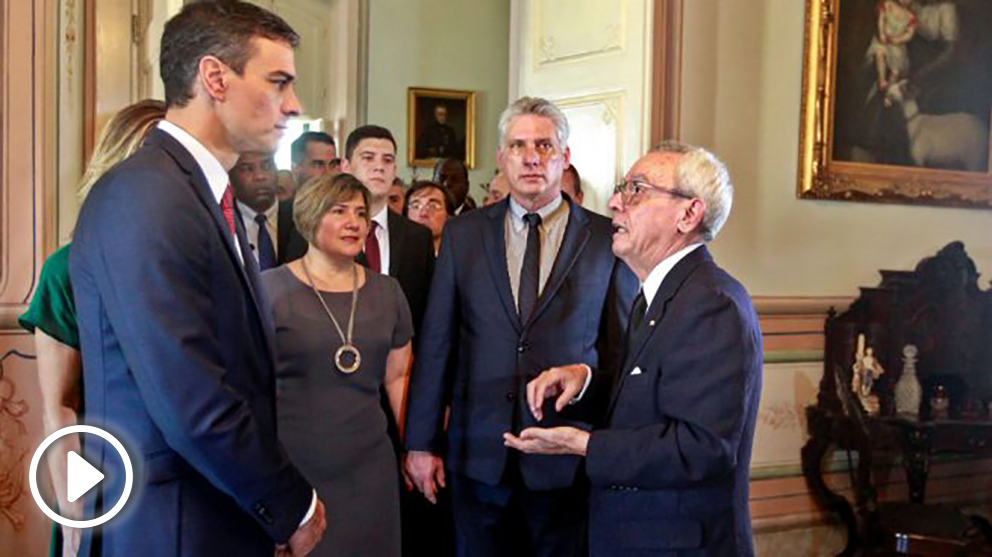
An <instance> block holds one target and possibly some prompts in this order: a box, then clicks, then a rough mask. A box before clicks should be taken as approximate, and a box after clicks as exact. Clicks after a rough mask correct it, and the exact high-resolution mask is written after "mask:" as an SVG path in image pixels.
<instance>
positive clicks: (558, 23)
mask: <svg viewBox="0 0 992 557" xmlns="http://www.w3.org/2000/svg"><path fill="white" fill-rule="evenodd" d="M534 14H535V19H534V24H535V29H534V40H535V42H534V56H535V61H534V62H535V66H542V65H548V64H555V63H559V62H565V61H573V60H582V59H585V58H590V57H594V56H601V55H604V54H609V53H612V52H618V51H622V50H624V46H625V44H626V41H627V15H626V14H627V2H626V0H619V1H616V2H601V1H599V0H537V2H536V6H535V9H534ZM562 14H570V15H569V17H562Z"/></svg>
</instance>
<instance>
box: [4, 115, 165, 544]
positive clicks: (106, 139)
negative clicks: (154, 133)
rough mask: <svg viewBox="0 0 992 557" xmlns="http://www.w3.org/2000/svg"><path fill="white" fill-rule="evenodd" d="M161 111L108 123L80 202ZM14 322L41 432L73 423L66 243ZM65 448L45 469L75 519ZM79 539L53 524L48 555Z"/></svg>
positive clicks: (59, 446)
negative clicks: (33, 356)
mask: <svg viewBox="0 0 992 557" xmlns="http://www.w3.org/2000/svg"><path fill="white" fill-rule="evenodd" d="M164 116H165V104H164V103H162V102H161V101H155V100H144V101H140V102H138V103H135V104H133V105H131V106H128V107H126V108H124V109H123V110H121V111H120V112H119V113H117V115H116V116H114V117H113V119H111V120H110V122H108V123H107V127H106V128H104V130H103V133H102V134H101V136H100V139H99V140H98V142H97V144H96V147H95V148H94V150H93V155H92V156H91V157H90V162H89V165H88V166H87V168H86V171H85V172H84V173H83V177H82V180H81V181H80V186H79V196H80V203H81V202H82V201H83V200H85V198H86V195H87V194H88V193H89V191H90V188H91V187H92V186H93V184H94V183H95V182H96V181H97V180H98V179H99V178H100V176H102V175H103V173H104V172H106V171H107V170H110V169H111V168H112V167H113V166H114V165H116V164H117V163H119V162H121V161H122V160H124V159H126V158H127V157H128V156H130V155H131V153H133V152H135V151H137V150H138V147H140V146H141V143H142V142H143V141H144V139H145V135H147V134H148V131H149V130H151V129H152V128H153V127H155V124H156V123H158V121H159V120H161V119H162V118H163V117H164ZM19 322H20V325H21V327H23V328H25V329H26V330H28V331H29V332H31V333H32V334H33V335H34V344H35V352H36V353H37V355H38V379H39V381H40V383H41V395H42V413H43V416H42V418H43V421H44V425H45V435H50V434H51V433H53V432H55V431H57V430H59V429H62V428H64V427H68V426H70V425H75V424H76V423H77V421H78V416H79V413H80V412H82V409H83V401H82V397H81V394H82V381H81V378H82V360H81V359H80V355H79V329H78V328H77V326H76V307H75V304H74V303H73V299H72V288H71V286H70V284H69V245H68V244H66V245H65V246H63V247H62V248H60V249H59V250H57V251H56V252H55V253H53V254H52V255H51V256H50V257H49V258H48V259H47V260H46V261H45V265H44V267H42V269H41V277H40V279H39V281H38V289H37V290H36V291H35V294H34V297H33V298H32V299H31V305H30V307H28V311H27V312H25V313H24V315H22V316H21V317H20V319H19ZM69 451H75V452H77V453H79V452H81V451H80V447H79V438H78V437H77V436H76V435H67V436H65V437H62V438H61V439H59V440H58V441H57V442H56V443H55V444H54V445H53V448H52V449H51V450H49V452H48V468H49V470H50V471H51V475H52V484H53V485H54V486H55V494H56V498H57V499H58V506H59V513H60V514H61V515H62V516H66V517H69V518H74V519H77V520H79V519H80V513H81V510H82V499H77V500H76V501H75V502H73V503H70V502H69V500H68V497H67V493H66V489H67V487H66V455H67V454H68V452H69ZM60 534H61V535H60ZM79 541H80V531H79V530H77V529H75V528H69V527H62V530H61V532H60V531H59V530H58V528H57V527H54V525H53V530H52V543H51V545H50V546H49V554H50V555H54V556H58V555H63V556H75V555H76V552H77V550H78V549H79Z"/></svg>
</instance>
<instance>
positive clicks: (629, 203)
mask: <svg viewBox="0 0 992 557" xmlns="http://www.w3.org/2000/svg"><path fill="white" fill-rule="evenodd" d="M632 187H633V188H635V189H636V190H637V191H635V192H634V193H631V192H630V190H631V188H632ZM648 191H657V192H661V193H664V194H667V195H669V196H671V197H674V198H676V199H695V198H696V196H695V195H692V194H690V193H686V192H684V191H681V190H679V189H677V188H665V187H662V186H657V185H655V184H652V183H651V182H648V181H647V180H623V181H621V182H620V183H619V184H617V185H616V186H614V188H613V193H614V194H615V195H617V194H618V195H620V202H621V203H622V204H623V206H624V207H633V206H634V205H637V204H639V203H640V202H641V199H639V198H640V197H641V196H642V195H643V194H644V193H647V192H648ZM635 200H636V201H635Z"/></svg>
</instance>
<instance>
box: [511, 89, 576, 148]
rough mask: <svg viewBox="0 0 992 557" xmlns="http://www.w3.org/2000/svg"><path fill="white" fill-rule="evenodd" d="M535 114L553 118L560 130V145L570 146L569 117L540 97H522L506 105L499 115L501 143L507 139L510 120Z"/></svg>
mask: <svg viewBox="0 0 992 557" xmlns="http://www.w3.org/2000/svg"><path fill="white" fill-rule="evenodd" d="M527 114H533V115H534V116H541V117H544V118H547V119H548V120H551V122H552V123H553V124H554V125H555V130H556V131H557V132H558V145H559V146H560V147H561V148H562V149H564V148H565V147H568V119H567V118H565V114H564V113H563V112H562V111H561V109H560V108H558V106H557V105H556V104H555V103H553V102H551V101H549V100H547V99H542V98H539V97H520V98H519V99H517V100H516V101H514V103H513V104H511V105H510V106H508V107H506V110H504V111H503V113H502V114H500V116H499V145H500V146H502V145H503V144H504V142H505V141H506V132H507V130H508V129H509V127H510V122H512V121H513V119H514V118H516V117H518V116H524V115H527Z"/></svg>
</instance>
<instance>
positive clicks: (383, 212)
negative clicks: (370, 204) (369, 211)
mask: <svg viewBox="0 0 992 557" xmlns="http://www.w3.org/2000/svg"><path fill="white" fill-rule="evenodd" d="M388 211H389V206H388V205H384V206H383V207H382V209H380V210H379V212H378V213H376V214H375V215H374V216H373V217H372V220H373V221H374V222H375V223H376V224H378V225H379V228H381V229H382V230H383V232H389V212H388Z"/></svg>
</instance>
